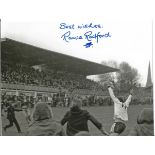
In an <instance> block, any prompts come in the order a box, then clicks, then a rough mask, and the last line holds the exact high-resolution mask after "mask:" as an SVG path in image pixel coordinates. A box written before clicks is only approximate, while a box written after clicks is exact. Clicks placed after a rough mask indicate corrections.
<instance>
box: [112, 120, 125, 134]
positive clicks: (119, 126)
mask: <svg viewBox="0 0 155 155" xmlns="http://www.w3.org/2000/svg"><path fill="white" fill-rule="evenodd" d="M125 128H126V125H125V124H124V123H122V122H115V123H114V124H113V125H112V127H111V130H110V132H111V133H118V134H121V133H122V132H123V131H124V130H125Z"/></svg>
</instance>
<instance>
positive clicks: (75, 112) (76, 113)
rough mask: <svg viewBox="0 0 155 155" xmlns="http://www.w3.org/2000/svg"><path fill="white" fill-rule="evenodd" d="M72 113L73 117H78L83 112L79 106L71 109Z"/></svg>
mask: <svg viewBox="0 0 155 155" xmlns="http://www.w3.org/2000/svg"><path fill="white" fill-rule="evenodd" d="M70 112H71V114H73V115H78V114H80V113H81V112H82V110H81V109H80V108H79V107H78V106H74V107H71V109H70Z"/></svg>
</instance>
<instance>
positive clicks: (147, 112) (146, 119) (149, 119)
mask: <svg viewBox="0 0 155 155" xmlns="http://www.w3.org/2000/svg"><path fill="white" fill-rule="evenodd" d="M137 123H138V124H144V123H146V124H152V123H154V121H153V109H152V108H144V109H143V110H142V111H141V112H140V114H139V116H138V118H137Z"/></svg>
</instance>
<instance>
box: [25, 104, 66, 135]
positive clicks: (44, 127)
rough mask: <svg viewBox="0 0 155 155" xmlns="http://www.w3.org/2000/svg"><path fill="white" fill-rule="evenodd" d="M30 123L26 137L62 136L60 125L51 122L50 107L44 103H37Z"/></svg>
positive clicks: (63, 133) (63, 132)
mask: <svg viewBox="0 0 155 155" xmlns="http://www.w3.org/2000/svg"><path fill="white" fill-rule="evenodd" d="M31 120H32V123H31V125H30V126H29V129H28V132H27V136H64V135H65V131H64V129H63V127H62V126H61V124H60V123H58V122H56V121H54V120H53V113H52V109H51V107H49V105H47V104H46V103H37V104H36V105H35V106H34V110H33V112H32V119H31Z"/></svg>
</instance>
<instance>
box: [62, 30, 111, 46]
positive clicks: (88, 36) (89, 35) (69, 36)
mask: <svg viewBox="0 0 155 155" xmlns="http://www.w3.org/2000/svg"><path fill="white" fill-rule="evenodd" d="M109 37H111V34H110V32H107V33H103V34H101V32H97V33H93V32H92V31H88V32H86V33H84V34H83V35H78V36H74V35H72V34H71V31H67V32H66V33H64V34H63V35H62V36H61V38H62V39H63V40H64V41H66V42H69V41H71V40H81V39H86V40H87V41H88V42H92V40H93V39H95V40H96V43H98V42H99V39H101V38H109Z"/></svg>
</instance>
